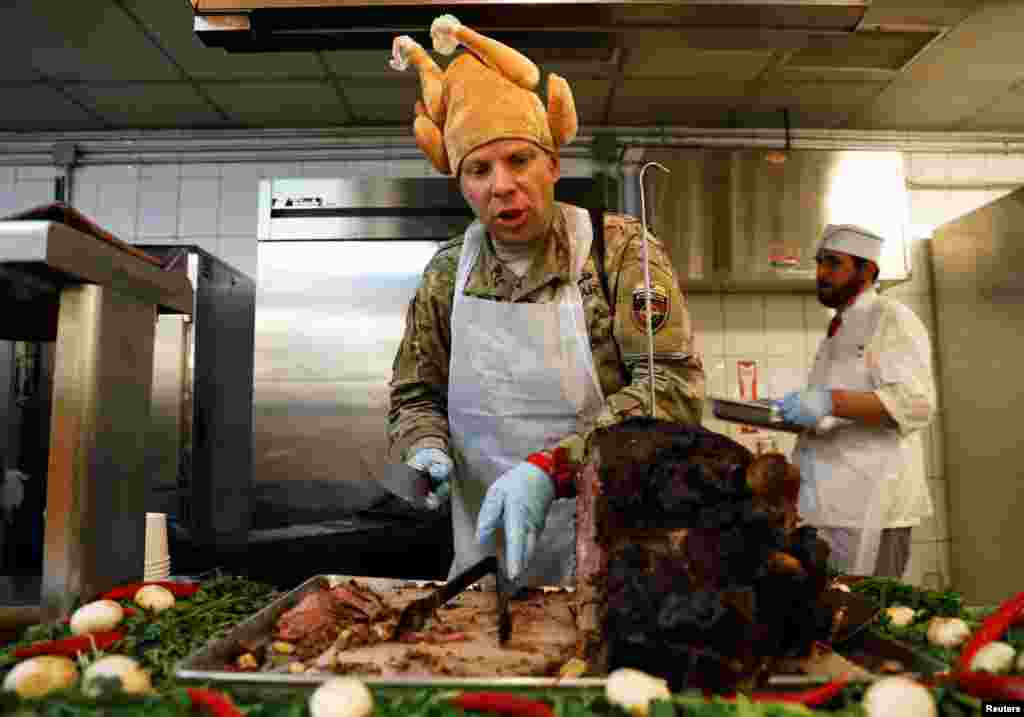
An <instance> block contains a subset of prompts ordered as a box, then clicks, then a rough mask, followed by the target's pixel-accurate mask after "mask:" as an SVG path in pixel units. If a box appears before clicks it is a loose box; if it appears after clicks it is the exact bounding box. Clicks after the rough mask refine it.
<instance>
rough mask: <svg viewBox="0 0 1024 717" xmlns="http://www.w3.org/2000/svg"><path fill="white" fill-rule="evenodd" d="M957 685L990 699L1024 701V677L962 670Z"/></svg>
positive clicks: (972, 693) (969, 692) (977, 695)
mask: <svg viewBox="0 0 1024 717" xmlns="http://www.w3.org/2000/svg"><path fill="white" fill-rule="evenodd" d="M956 681H957V685H958V686H959V687H960V689H961V690H963V691H964V692H966V693H967V694H969V695H974V696H975V697H980V698H982V699H988V700H1013V701H1015V702H1024V677H1020V676H1016V675H993V674H992V673H990V672H961V673H960V674H958V675H957V676H956Z"/></svg>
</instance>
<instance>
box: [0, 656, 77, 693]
mask: <svg viewBox="0 0 1024 717" xmlns="http://www.w3.org/2000/svg"><path fill="white" fill-rule="evenodd" d="M77 679H78V668H77V667H75V662H74V660H72V659H71V658H70V657H58V656H57V655H40V656H39V657H33V658H31V659H28V660H25V661H24V662H19V663H18V664H17V665H15V666H14V668H13V669H12V670H11V671H10V672H8V673H7V676H6V677H4V689H5V690H7V691H9V692H17V693H18V696H19V697H41V696H42V695H45V694H46V693H48V692H52V691H53V690H63V689H67V688H68V687H71V686H72V685H73V684H75V681H76V680H77Z"/></svg>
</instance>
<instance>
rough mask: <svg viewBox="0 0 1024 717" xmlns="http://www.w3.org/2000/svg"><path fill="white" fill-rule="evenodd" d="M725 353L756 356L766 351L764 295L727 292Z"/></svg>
mask: <svg viewBox="0 0 1024 717" xmlns="http://www.w3.org/2000/svg"><path fill="white" fill-rule="evenodd" d="M724 299H725V303H724V309H725V318H724V321H723V326H722V329H723V331H724V332H725V353H726V355H727V356H738V357H741V358H754V357H755V356H758V355H760V354H762V353H764V345H765V334H764V297H763V296H761V295H758V294H726V295H725V297H724Z"/></svg>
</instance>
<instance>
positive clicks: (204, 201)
mask: <svg viewBox="0 0 1024 717" xmlns="http://www.w3.org/2000/svg"><path fill="white" fill-rule="evenodd" d="M219 211H220V177H207V176H186V175H183V176H182V178H181V205H180V209H179V214H178V236H180V237H182V238H191V237H209V236H215V235H216V234H217V228H218V223H219Z"/></svg>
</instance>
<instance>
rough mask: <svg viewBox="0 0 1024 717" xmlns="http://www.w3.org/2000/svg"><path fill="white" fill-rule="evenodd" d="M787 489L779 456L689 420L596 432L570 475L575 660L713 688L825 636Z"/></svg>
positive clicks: (813, 539)
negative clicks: (573, 481)
mask: <svg viewBox="0 0 1024 717" xmlns="http://www.w3.org/2000/svg"><path fill="white" fill-rule="evenodd" d="M798 493H799V471H797V469H796V468H795V467H794V466H792V465H791V464H789V462H788V461H787V460H786V459H785V457H784V456H781V455H768V456H761V457H758V458H756V459H755V457H754V456H753V455H752V454H751V453H750V451H748V450H747V449H746V448H745V447H743V446H742V445H740V444H738V443H736V442H735V441H733V440H732V439H730V438H728V437H727V436H723V435H720V434H718V433H714V432H712V431H708V430H706V429H704V428H702V427H700V426H688V425H683V424H673V423H666V422H663V421H655V420H651V419H636V420H631V421H627V422H625V423H622V424H619V425H616V426H612V427H610V428H608V429H604V430H602V431H599V432H598V433H597V434H595V436H594V437H593V439H592V442H591V446H590V452H589V457H588V461H587V464H586V465H585V466H584V469H583V470H582V471H581V473H580V474H579V476H578V477H577V496H578V497H577V501H578V506H577V530H576V533H577V627H578V635H579V637H578V643H577V655H578V656H579V657H582V658H584V659H586V660H588V662H589V663H590V665H591V667H592V669H593V670H594V671H597V672H604V671H607V670H611V669H615V668H617V667H627V666H628V667H635V668H638V669H643V670H647V671H649V672H652V673H654V674H659V675H661V676H663V677H665V678H667V679H668V680H669V682H670V683H671V684H672V686H673V687H674V688H677V689H678V688H682V687H691V686H700V687H712V688H714V687H719V686H723V687H724V686H733V685H736V684H738V683H742V682H745V681H751V680H756V679H757V678H758V676H759V675H761V674H762V673H763V672H764V670H765V669H767V668H768V667H770V665H771V661H772V660H773V659H775V658H779V657H783V656H788V655H795V654H803V653H805V652H806V651H807V650H808V649H809V648H810V646H811V644H812V643H813V641H814V640H816V639H822V638H825V637H827V635H828V626H829V624H830V620H831V613H830V611H829V610H828V609H827V608H826V607H825V606H824V605H820V604H819V603H818V601H817V596H818V595H819V594H820V593H821V592H822V591H823V590H824V589H825V585H826V579H827V575H826V570H825V567H826V566H825V560H826V558H827V555H828V551H827V547H826V546H825V544H824V543H823V541H821V540H820V539H819V538H818V536H817V534H816V531H815V530H814V529H813V528H811V527H808V526H800V525H799V519H798V516H797V513H796V499H797V496H798Z"/></svg>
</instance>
